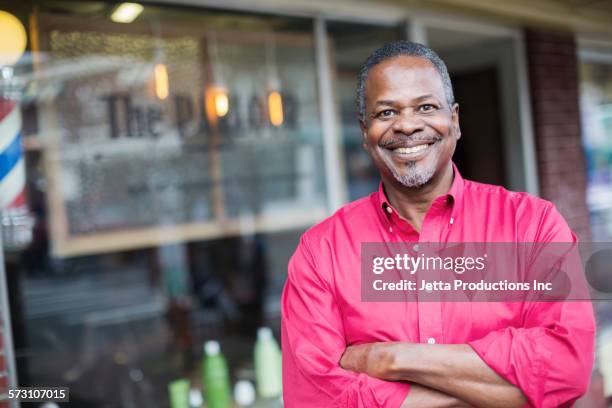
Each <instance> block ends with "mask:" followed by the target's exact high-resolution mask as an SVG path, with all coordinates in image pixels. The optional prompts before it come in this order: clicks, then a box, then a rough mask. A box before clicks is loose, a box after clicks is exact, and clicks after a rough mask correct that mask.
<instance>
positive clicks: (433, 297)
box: [416, 203, 453, 344]
mask: <svg viewBox="0 0 612 408" xmlns="http://www.w3.org/2000/svg"><path fill="white" fill-rule="evenodd" d="M437 204H439V206H438V205H434V206H432V208H431V211H432V216H431V217H429V218H427V219H426V222H427V224H425V223H424V224H423V228H422V231H421V234H420V235H419V243H420V245H419V246H420V247H421V248H418V249H420V250H421V251H423V250H424V251H425V256H435V255H436V254H435V253H437V252H438V251H437V250H438V249H439V248H438V247H439V244H438V243H444V241H446V239H447V238H446V237H447V236H448V234H447V232H448V228H449V225H447V224H449V223H450V224H452V222H453V221H452V218H451V217H450V212H451V211H450V208H449V207H447V206H446V205H444V204H443V203H437ZM430 243H433V244H430ZM434 250H435V251H434ZM434 252H435V253H434ZM416 255H417V256H418V255H419V251H417V254H416ZM420 279H421V280H423V279H424V280H427V281H428V282H430V283H433V282H436V281H440V280H441V276H440V271H438V270H428V271H422V272H421V277H420ZM440 296H441V292H440V290H439V289H438V290H429V291H428V290H425V291H421V292H419V295H418V301H417V305H418V315H419V341H420V342H421V343H427V344H436V343H441V344H442V343H444V342H445V339H444V327H443V324H442V302H441V301H440V300H441V299H440Z"/></svg>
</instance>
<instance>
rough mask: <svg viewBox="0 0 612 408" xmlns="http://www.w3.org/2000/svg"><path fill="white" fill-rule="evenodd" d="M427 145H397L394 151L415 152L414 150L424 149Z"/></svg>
mask: <svg viewBox="0 0 612 408" xmlns="http://www.w3.org/2000/svg"><path fill="white" fill-rule="evenodd" d="M428 146H429V145H426V144H422V145H418V146H414V147H399V148H397V149H395V150H394V151H395V153H404V154H406V153H416V152H420V151H421V150H425V149H427V147H428Z"/></svg>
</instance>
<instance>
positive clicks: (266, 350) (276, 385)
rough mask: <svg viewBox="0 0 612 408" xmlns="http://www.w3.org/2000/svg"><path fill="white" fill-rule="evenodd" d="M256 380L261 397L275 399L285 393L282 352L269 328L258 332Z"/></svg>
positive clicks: (262, 328)
mask: <svg viewBox="0 0 612 408" xmlns="http://www.w3.org/2000/svg"><path fill="white" fill-rule="evenodd" d="M255 379H256V381H257V394H259V396H260V397H262V398H274V397H278V396H279V395H281V393H282V391H283V387H282V370H281V352H280V348H279V347H278V343H277V342H276V340H274V336H273V335H272V330H270V328H269V327H261V328H260V329H259V330H258V331H257V342H256V343H255Z"/></svg>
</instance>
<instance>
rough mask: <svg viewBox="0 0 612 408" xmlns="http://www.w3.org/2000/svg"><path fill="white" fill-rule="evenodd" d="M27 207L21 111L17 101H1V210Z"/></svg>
mask: <svg viewBox="0 0 612 408" xmlns="http://www.w3.org/2000/svg"><path fill="white" fill-rule="evenodd" d="M25 207H26V200H25V165H24V159H23V149H22V147H21V110H20V109H19V104H18V103H17V102H16V101H11V100H6V99H0V210H7V209H8V210H11V209H20V208H24V209H25Z"/></svg>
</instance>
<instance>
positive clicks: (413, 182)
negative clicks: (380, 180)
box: [388, 162, 436, 188]
mask: <svg viewBox="0 0 612 408" xmlns="http://www.w3.org/2000/svg"><path fill="white" fill-rule="evenodd" d="M389 164H391V163H388V167H389V169H390V170H391V173H392V174H393V177H395V179H396V180H397V181H399V182H400V184H402V185H403V186H405V187H410V188H416V187H421V186H423V185H425V184H426V183H427V182H429V180H431V178H432V177H433V175H434V173H435V172H436V169H435V167H434V166H429V167H426V168H422V169H420V168H419V167H418V166H417V164H416V162H408V163H407V164H406V169H405V170H404V172H403V174H400V172H399V171H398V170H397V168H396V167H395V166H394V165H392V164H391V165H389Z"/></svg>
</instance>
